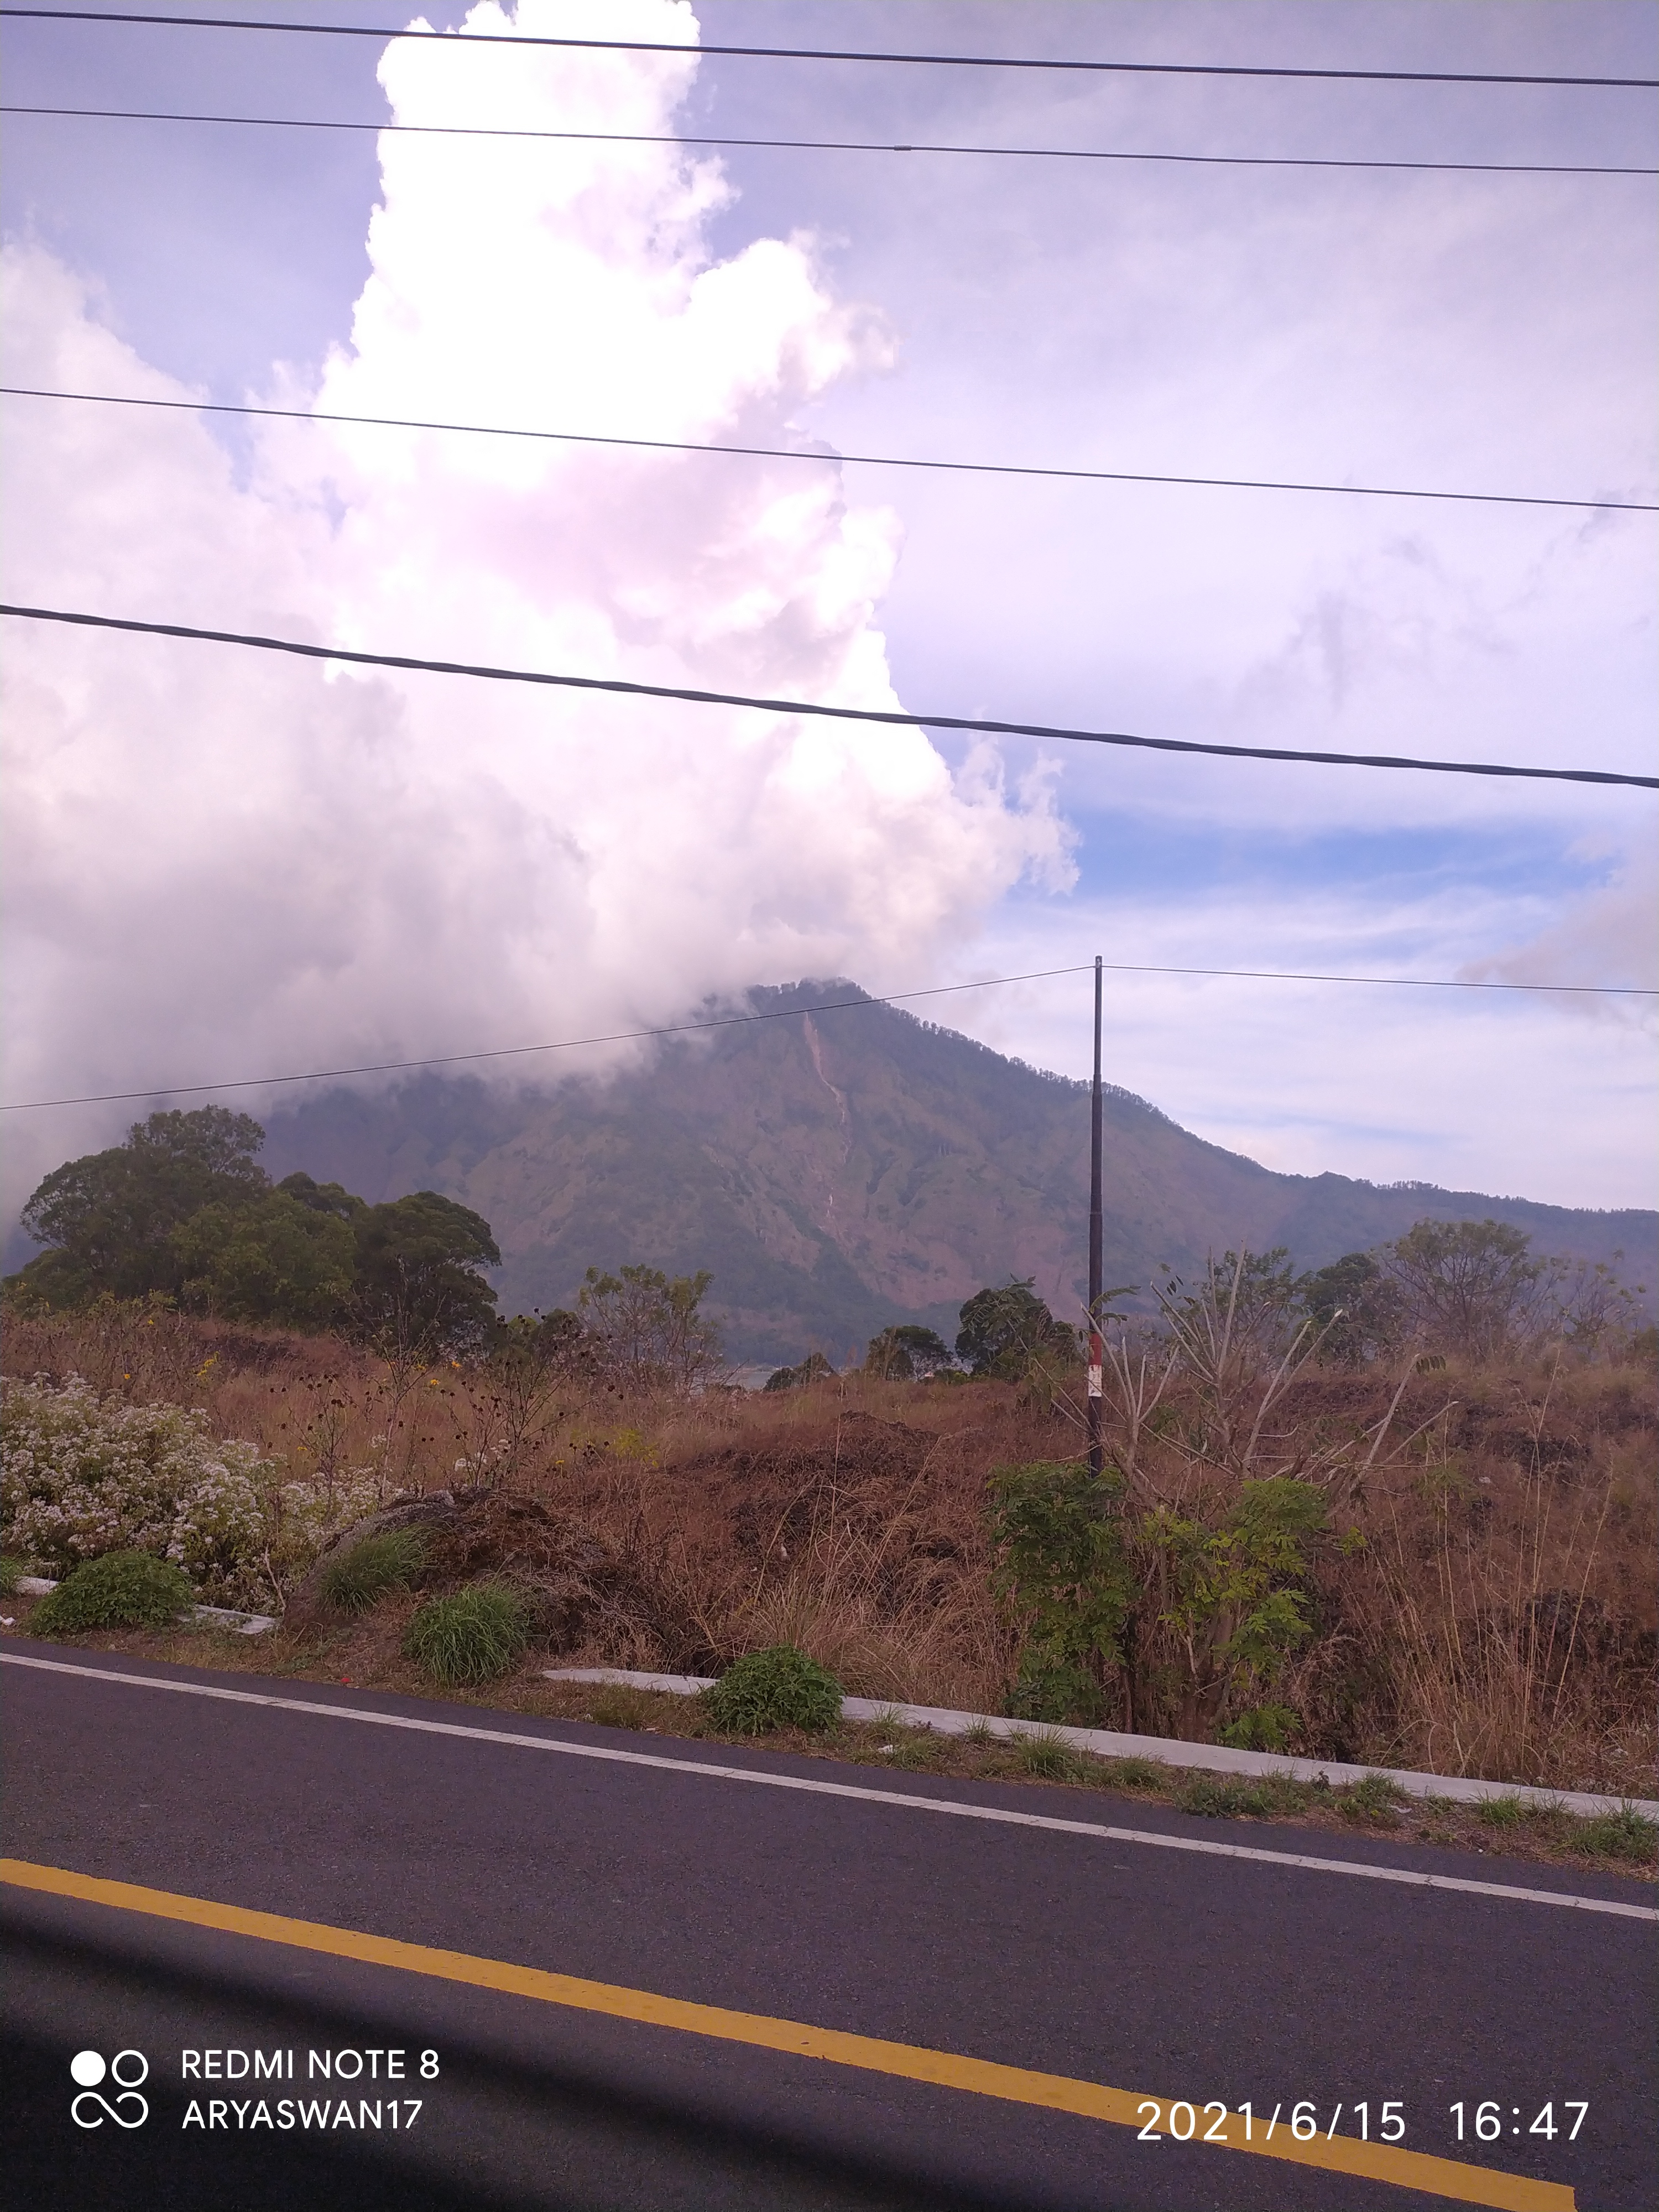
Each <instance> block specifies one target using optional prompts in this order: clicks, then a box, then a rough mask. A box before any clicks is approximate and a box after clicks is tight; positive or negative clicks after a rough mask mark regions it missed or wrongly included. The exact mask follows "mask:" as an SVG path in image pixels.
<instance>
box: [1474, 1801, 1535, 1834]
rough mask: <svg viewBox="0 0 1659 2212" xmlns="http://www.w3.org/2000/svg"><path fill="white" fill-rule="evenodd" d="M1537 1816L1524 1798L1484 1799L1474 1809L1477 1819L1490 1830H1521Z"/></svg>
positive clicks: (1533, 1808)
mask: <svg viewBox="0 0 1659 2212" xmlns="http://www.w3.org/2000/svg"><path fill="white" fill-rule="evenodd" d="M1535 1814H1536V1808H1535V1807H1534V1806H1531V1805H1528V1802H1527V1801H1526V1799H1525V1798H1524V1797H1483V1798H1482V1799H1481V1800H1480V1803H1479V1804H1478V1805H1477V1806H1476V1807H1475V1808H1474V1817H1475V1819H1476V1820H1482V1821H1484V1822H1485V1823H1486V1826H1487V1827H1489V1828H1519V1827H1522V1826H1524V1825H1525V1823H1526V1822H1527V1821H1528V1820H1532V1819H1534V1817H1535Z"/></svg>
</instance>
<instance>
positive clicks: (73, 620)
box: [0, 605, 1659, 791]
mask: <svg viewBox="0 0 1659 2212" xmlns="http://www.w3.org/2000/svg"><path fill="white" fill-rule="evenodd" d="M0 615H9V616H11V617H14V618H15V619H17V620H19V621H23V622H46V623H67V624H70V625H72V626H73V627H75V628H77V629H107V630H124V631H131V632H132V633H134V634H135V635H139V636H143V637H175V638H185V639H188V640H190V641H192V642H194V643H198V644H204V645H234V646H240V647H246V648H249V649H251V650H252V651H255V652H258V653H293V654H295V655H296V656H297V657H298V658H300V659H304V660H331V661H340V662H343V663H346V664H348V665H352V666H355V667H362V668H401V669H405V670H409V671H413V672H415V673H416V674H421V675H428V676H466V677H471V678H477V679H481V680H483V681H485V682H489V683H496V684H544V685H549V686H552V687H555V688H556V689H558V690H568V691H605V692H613V693H617V694H618V695H620V696H623V697H626V698H634V699H673V700H678V701H684V702H686V703H688V704H690V705H692V706H697V707H742V708H750V709H751V710H753V711H754V712H756V713H759V714H787V715H795V714H811V715H816V716H818V717H820V718H822V719H824V720H830V721H836V722H869V723H877V724H882V725H885V726H890V727H895V728H898V729H918V728H921V729H930V730H961V731H963V732H969V733H970V734H973V735H980V736H987V737H1006V738H1055V739H1058V740H1062V741H1064V742H1066V743H1067V744H1090V745H1127V746H1131V747H1133V748H1134V749H1135V750H1138V751H1146V752H1159V753H1202V754H1205V755H1207V756H1210V757H1214V758H1218V759H1222V760H1261V761H1294V762H1297V763H1313V764H1315V765H1317V766H1321V767H1326V768H1386V769H1421V770H1425V771H1427V772H1428V773H1431V774H1434V775H1491V776H1504V777H1511V778H1516V777H1519V778H1524V779H1527V780H1528V781H1539V782H1544V783H1594V784H1621V785H1632V786H1635V787H1638V788H1640V789H1642V790H1647V791H1659V776H1652V775H1624V774H1622V773H1620V772H1619V771H1616V770H1613V769H1594V768H1529V767H1517V766H1516V765H1514V764H1512V763H1507V762H1498V761H1449V760H1428V759H1424V758H1422V757H1419V756H1414V755H1407V754H1396V753H1339V752H1322V751H1321V752H1316V751H1312V750H1304V749H1303V748H1300V747H1291V746H1279V745H1225V744H1213V743H1210V742H1207V741H1200V740H1198V739H1195V738H1143V737H1139V736H1135V735H1133V734H1131V733H1130V732H1127V731H1123V730H1074V729H1067V728H1065V727H1063V726H1059V725H1056V724H1053V723H1048V722H1004V721H994V720H990V719H989V718H988V717H986V716H981V715H973V714H911V713H906V712H902V711H898V710H890V709H887V708H878V707H831V706H826V705H825V704H823V702H821V701H818V700H816V699H769V698H761V697H757V696H754V695H753V694H751V693H750V692H746V691H704V690H696V689H694V688H692V687H691V686H690V685H686V684H638V683H632V682H629V681H628V680H627V679H625V678H622V677H617V676H566V675H560V674H554V673H552V672H550V671H546V670H542V669H531V668H498V667H495V666H492V665H489V664H488V663H485V662H472V661H463V660H433V659H427V658H425V657H424V656H422V655H418V654H414V653H362V652H358V651H356V650H354V649H353V648H351V647H347V646H336V645H313V644H309V643H307V642H306V641H302V640H301V639H299V638H288V637H261V636H259V635H256V634H253V633H251V632H246V631H241V630H227V629H202V628H200V627H198V626H197V624H195V623H157V622H137V621H133V620H131V619H130V618H128V617H124V616H118V615H93V614H83V613H81V612H78V611H73V610H70V609H68V608H64V607H25V606H12V605H0Z"/></svg>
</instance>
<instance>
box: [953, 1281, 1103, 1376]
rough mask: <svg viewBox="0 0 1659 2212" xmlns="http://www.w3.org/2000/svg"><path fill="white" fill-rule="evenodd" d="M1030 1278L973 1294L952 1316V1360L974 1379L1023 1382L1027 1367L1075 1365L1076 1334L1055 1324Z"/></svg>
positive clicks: (1076, 1351) (1027, 1370)
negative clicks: (956, 1327) (955, 1329)
mask: <svg viewBox="0 0 1659 2212" xmlns="http://www.w3.org/2000/svg"><path fill="white" fill-rule="evenodd" d="M1035 1284H1036V1277H1035V1276H1034V1275H1028V1276H1026V1278H1025V1279H1024V1281H1023V1282H1022V1281H1018V1280H1010V1281H1008V1282H1006V1283H1005V1284H1003V1285H1001V1286H1000V1288H999V1289H989V1288H987V1289H986V1290H982V1291H975V1293H974V1295H973V1297H971V1298H969V1300H968V1302H967V1304H965V1305H964V1306H963V1308H962V1309H961V1311H960V1313H959V1315H958V1316H957V1318H958V1319H959V1320H960V1321H961V1323H962V1328H961V1332H960V1334H958V1336H957V1358H958V1359H962V1360H965V1361H966V1362H967V1364H968V1366H969V1368H970V1369H971V1370H972V1371H973V1373H974V1374H975V1375H976V1376H994V1377H995V1378H996V1379H997V1380H999V1381H1000V1382H1005V1383H1023V1382H1024V1380H1025V1378H1026V1376H1028V1375H1029V1374H1030V1372H1031V1370H1032V1369H1033V1367H1039V1366H1041V1367H1048V1368H1053V1367H1056V1366H1062V1367H1069V1366H1073V1365H1074V1364H1076V1360H1077V1357H1078V1334H1077V1331H1076V1330H1075V1329H1074V1328H1068V1327H1067V1326H1066V1323H1065V1322H1059V1321H1056V1320H1055V1319H1054V1316H1053V1314H1052V1313H1050V1312H1049V1310H1048V1307H1047V1305H1045V1304H1044V1303H1043V1301H1042V1299H1041V1298H1040V1297H1038V1296H1037V1295H1036V1289H1035V1287H1034V1286H1035Z"/></svg>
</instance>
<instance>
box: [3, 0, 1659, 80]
mask: <svg viewBox="0 0 1659 2212" xmlns="http://www.w3.org/2000/svg"><path fill="white" fill-rule="evenodd" d="M0 16H23V17H28V18H31V19H33V20H34V21H47V22H64V23H131V24H144V25H149V26H160V27H166V28H168V29H173V30H191V31H280V32H286V33H300V34H302V35H305V36H308V37H313V38H335V39H400V40H414V41H422V40H442V41H444V42H446V43H447V45H449V46H452V47H459V46H462V45H463V44H464V43H465V44H468V45H473V46H478V47H489V46H546V47H554V48H564V49H569V50H574V51H577V52H597V53H635V54H674V55H678V56H679V57H680V58H688V57H691V58H695V57H697V56H700V55H720V56H726V57H737V58H744V59H749V60H761V61H792V62H870V63H884V64H899V65H902V66H907V67H921V68H927V69H999V70H1058V71H1061V72H1066V73H1071V74H1079V73H1080V74H1084V75H1089V76H1205V77H1209V76H1218V77H1273V78H1285V79H1304V80H1308V81H1311V82H1319V83H1338V82H1341V83H1362V84H1504V85H1556V86H1568V87H1578V88H1591V89H1599V90H1614V91H1627V92H1647V91H1652V90H1654V89H1656V88H1659V77H1647V76H1565V75H1561V74H1559V73H1556V72H1544V71H1532V72H1528V73H1522V72H1518V71H1514V70H1401V69H1310V68H1305V67H1303V68H1291V67H1285V66H1281V65H1278V64H1263V63H1247V62H1130V61H1096V60H1080V59H1076V58H1050V57H1048V56H1044V55H1016V54H945V53H896V52H884V51H882V50H880V49H875V50H867V49H861V48H847V47H841V46H729V45H724V44H722V45H705V44H702V43H701V42H700V43H699V44H697V45H696V46H688V45H686V44H684V42H683V41H681V40H668V39H575V38H555V37H550V36H547V35H544V34H538V33H532V32H527V31H503V32H500V33H490V34H489V36H488V37H483V38H476V39H470V40H463V38H462V37H460V36H459V35H458V34H457V33H454V32H451V31H435V30H410V29H408V28H406V27H403V26H401V25H397V24H369V23H293V22H283V21H275V22H273V21H269V20H268V19H266V18H263V17H260V18H250V17H246V16H240V15H149V14H143V15H141V14H137V13H135V12H133V11H131V10H125V9H124V10H120V11H116V10H112V9H90V8H19V7H9V6H5V7H0Z"/></svg>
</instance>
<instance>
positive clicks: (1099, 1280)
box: [1089, 953, 1106, 1480]
mask: <svg viewBox="0 0 1659 2212" xmlns="http://www.w3.org/2000/svg"><path fill="white" fill-rule="evenodd" d="M1100 988H1101V956H1100V955H1099V954H1098V953H1097V954H1096V955H1095V1088H1094V1097H1093V1098H1092V1099H1091V1103H1090V1116H1089V1473H1090V1474H1091V1475H1092V1476H1093V1477H1094V1478H1095V1479H1096V1480H1099V1478H1100V1475H1101V1473H1102V1471H1103V1468H1104V1465H1105V1459H1104V1455H1103V1450H1102V1448H1101V1441H1100V1426H1101V1367H1102V1364H1103V1360H1102V1353H1101V1343H1100V1302H1101V1296H1102V1293H1103V1291H1104V1289H1105V1287H1106V1285H1105V1279H1104V1277H1103V1274H1102V1273H1101V1269H1102V1265H1103V1254H1102V1249H1101V1247H1102V1244H1103V1230H1102V1223H1101V1211H1100V1137H1101V1130H1100Z"/></svg>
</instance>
